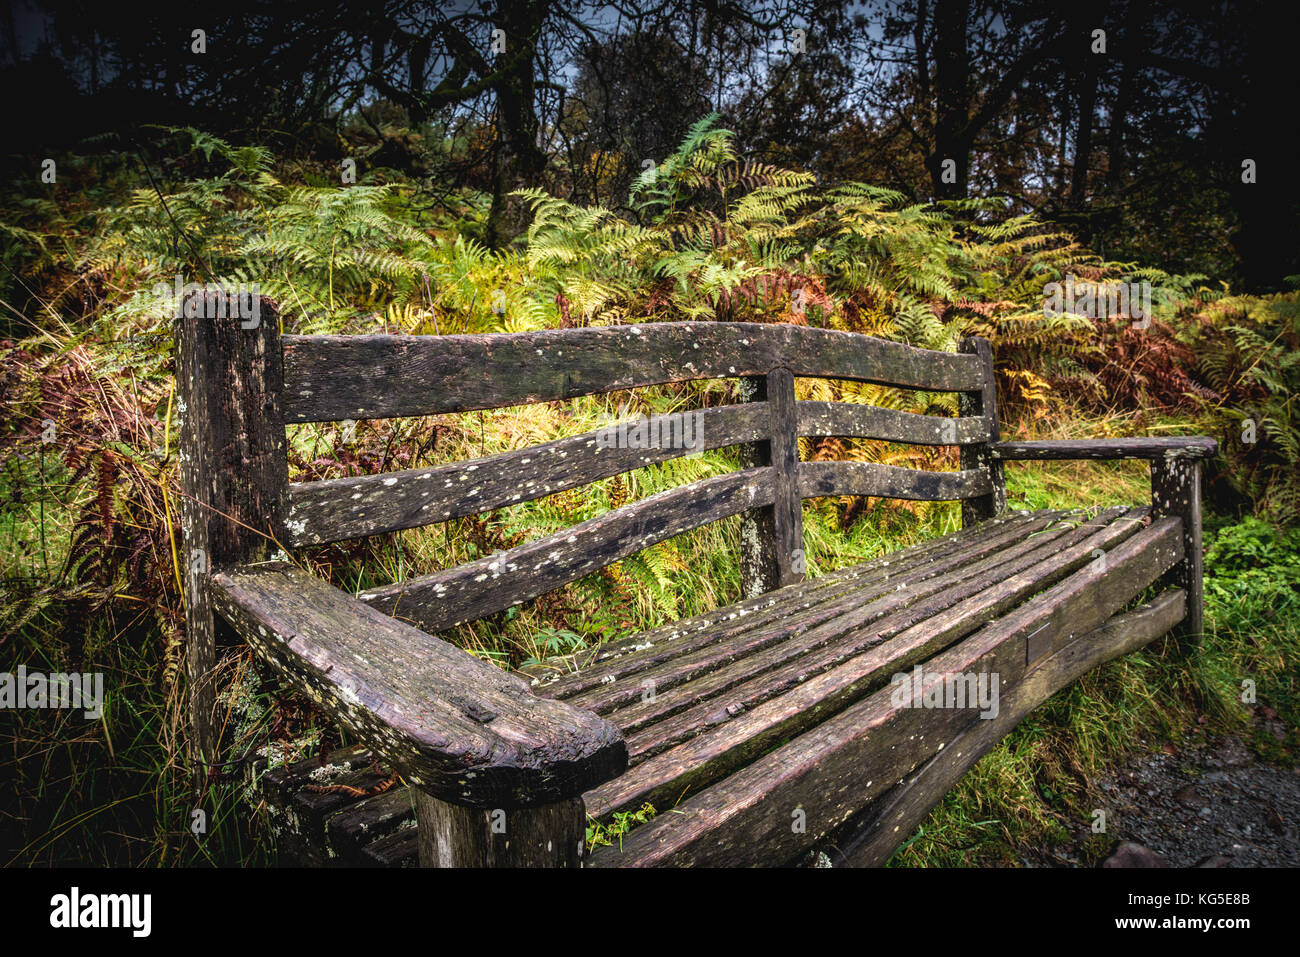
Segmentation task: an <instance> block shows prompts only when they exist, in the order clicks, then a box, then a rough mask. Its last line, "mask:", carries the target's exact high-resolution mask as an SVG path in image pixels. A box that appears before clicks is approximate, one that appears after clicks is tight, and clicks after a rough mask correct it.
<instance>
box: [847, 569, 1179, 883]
mask: <svg viewBox="0 0 1300 957" xmlns="http://www.w3.org/2000/svg"><path fill="white" fill-rule="evenodd" d="M1185 613H1186V596H1185V594H1184V593H1183V592H1182V590H1181V589H1170V590H1167V591H1164V592H1161V593H1160V595H1159V596H1157V597H1156V598H1155V599H1154V600H1152V601H1151V602H1150V603H1148V604H1145V605H1140V606H1138V607H1137V608H1135V609H1134V610H1133V611H1130V612H1126V613H1124V614H1121V615H1116V616H1115V617H1113V618H1111V619H1110V620H1109V621H1108V622H1106V624H1104V625H1102V626H1101V627H1100V628H1098V629H1097V630H1096V631H1092V632H1089V633H1088V634H1086V635H1083V636H1082V637H1079V638H1076V639H1074V641H1072V642H1070V643H1069V644H1068V645H1066V646H1065V647H1064V648H1062V649H1061V650H1060V651H1057V652H1056V653H1055V654H1053V655H1050V656H1048V657H1046V658H1042V659H1039V660H1038V661H1037V662H1035V663H1034V664H1033V665H1032V666H1031V668H1030V670H1029V671H1028V672H1027V673H1026V674H1025V675H1024V676H1023V677H1022V678H1021V680H1020V681H1018V682H1016V683H1014V684H1012V685H1011V686H1010V688H1009V689H1008V688H1007V687H1006V686H1005V685H1001V687H1000V694H999V701H998V713H997V715H996V717H993V718H991V719H989V720H978V719H977V720H971V721H970V722H969V723H968V724H967V725H966V727H965V729H964V730H962V731H961V732H960V733H959V734H957V735H956V736H955V737H953V738H952V739H951V740H950V741H948V742H947V744H946V745H945V747H944V748H943V750H941V751H940V752H939V753H938V754H936V755H935V756H934V757H932V758H930V759H929V760H928V761H926V762H925V763H924V764H922V765H921V766H920V767H919V768H917V769H915V770H914V771H913V772H912V773H911V774H910V775H909V776H908V777H907V779H906V780H904V781H903V782H902V783H901V784H898V785H896V786H895V787H894V788H893V789H892V790H890V791H889V792H887V793H886V794H884V795H882V796H881V797H880V798H879V799H877V800H876V801H874V802H872V803H871V804H870V805H868V806H867V807H866V808H865V809H864V810H863V811H862V812H860V813H859V814H857V815H855V816H854V818H853V820H851V821H850V822H849V823H848V824H846V825H845V826H844V828H843V833H841V834H838V835H835V836H833V837H832V838H830V839H829V840H828V841H827V843H826V845H825V846H824V848H823V850H824V851H825V853H826V854H827V855H828V857H829V858H830V861H831V863H832V865H833V866H836V867H878V866H881V865H883V864H885V863H886V862H887V861H888V860H889V858H890V857H891V856H892V855H893V853H894V851H896V850H897V849H898V847H899V846H900V845H901V844H902V842H903V841H904V840H906V839H907V838H908V837H909V836H910V835H911V834H912V833H913V832H914V831H915V830H916V828H917V827H918V826H919V825H920V824H921V822H922V821H923V820H925V817H926V815H928V814H929V813H930V811H931V810H932V809H933V808H934V806H935V805H936V804H938V803H939V802H940V801H941V800H943V796H944V795H945V794H947V793H948V791H950V790H951V789H952V788H953V787H955V786H956V785H957V782H958V781H960V780H961V778H962V775H964V774H965V773H966V772H967V771H968V770H970V769H971V768H972V767H974V766H975V764H976V762H978V761H979V760H980V758H982V757H984V755H986V754H987V753H988V752H989V751H991V750H993V748H994V746H995V745H996V744H997V743H998V742H999V741H1001V740H1002V738H1004V737H1005V736H1006V735H1007V733H1008V732H1010V731H1011V730H1012V729H1013V728H1014V727H1015V726H1016V725H1018V724H1019V723H1020V722H1021V721H1023V720H1024V718H1025V717H1026V716H1027V715H1028V714H1029V713H1030V712H1031V711H1033V710H1034V709H1035V708H1037V707H1038V706H1039V705H1040V704H1042V703H1043V702H1044V701H1046V700H1047V699H1048V698H1049V697H1051V696H1052V695H1053V694H1055V693H1056V692H1057V691H1059V690H1060V689H1061V688H1064V687H1065V686H1066V685H1069V684H1070V683H1071V682H1074V681H1076V680H1078V679H1079V678H1081V677H1083V675H1085V674H1087V673H1088V672H1089V671H1091V670H1092V669H1094V668H1096V667H1098V666H1100V665H1103V664H1105V663H1106V662H1108V661H1112V660H1114V659H1115V658H1119V657H1121V656H1123V655H1126V654H1129V653H1130V652H1133V651H1136V650H1137V649H1139V648H1141V647H1142V646H1143V645H1145V644H1147V643H1148V642H1150V641H1152V640H1154V639H1156V638H1159V637H1160V636H1161V635H1164V634H1167V633H1168V632H1169V631H1170V629H1172V628H1174V627H1175V626H1176V625H1177V624H1178V623H1179V622H1180V621H1182V619H1183V616H1184V614H1185Z"/></svg>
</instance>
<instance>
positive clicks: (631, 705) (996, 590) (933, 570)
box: [523, 507, 1182, 864]
mask: <svg viewBox="0 0 1300 957" xmlns="http://www.w3.org/2000/svg"><path fill="white" fill-rule="evenodd" d="M1181 541H1182V539H1181V524H1180V522H1179V520H1178V519H1177V518H1167V519H1161V520H1157V521H1155V522H1153V521H1152V519H1151V518H1150V515H1149V509H1147V508H1145V507H1142V508H1110V509H1105V510H1091V511H1069V512H1065V511H1039V512H1010V513H1006V514H1005V515H1004V516H1003V517H1000V518H998V519H994V520H990V521H987V522H984V523H982V524H980V525H978V526H975V527H972V528H967V529H964V530H963V531H960V532H957V533H955V534H952V535H949V536H946V537H944V538H940V539H936V540H933V541H929V542H925V543H923V544H920V545H917V546H914V547H912V548H908V549H905V550H903V551H900V552H896V553H893V554H890V555H888V556H884V557H881V558H878V559H875V560H873V561H869V562H865V563H862V564H859V565H855V566H852V567H850V568H845V569H843V570H840V571H837V572H833V573H831V574H828V575H825V576H823V577H820V578H817V579H813V580H810V581H806V582H802V583H799V584H795V585H791V586H787V587H785V588H781V589H778V590H776V591H772V592H768V593H766V594H764V595H762V596H760V597H758V598H754V599H748V600H745V601H741V602H738V603H735V604H732V605H728V606H726V607H722V608H718V609H716V610H714V611H712V612H710V613H708V614H705V615H702V616H699V617H696V618H693V619H690V620H687V621H681V622H675V623H673V624H670V625H667V626H664V627H662V628H657V629H653V630H651V631H647V632H643V633H640V634H637V635H633V636H630V637H627V638H624V639H621V640H618V641H614V642H610V643H606V644H603V645H601V646H599V647H597V648H594V649H590V650H588V651H584V652H581V653H579V654H577V655H572V656H568V657H566V658H562V659H552V660H549V661H547V662H544V663H541V664H537V665H533V666H530V667H528V668H525V669H523V670H524V673H525V674H527V675H528V676H529V678H530V679H531V682H532V684H533V687H534V690H535V691H536V692H537V693H538V694H539V695H542V696H545V697H550V698H556V699H561V700H564V701H565V702H566V703H568V704H570V705H573V706H574V707H577V708H580V709H583V710H587V711H591V712H594V713H596V714H598V715H601V716H603V717H605V718H607V719H608V720H609V721H611V722H612V723H613V724H614V725H615V726H616V727H617V728H618V729H619V730H620V731H621V732H622V734H623V736H624V738H625V740H626V742H627V747H628V757H629V762H628V764H629V766H628V769H627V771H625V772H624V773H623V774H621V775H619V776H618V777H616V778H614V779H613V780H611V781H609V782H606V783H604V784H602V785H599V786H597V787H596V788H594V789H592V790H589V791H588V792H586V794H584V801H585V804H586V808H587V812H588V813H589V814H591V815H592V816H594V817H597V818H600V819H603V820H609V819H610V818H611V817H612V815H613V814H614V813H616V812H626V811H635V810H636V809H638V808H639V807H641V806H642V805H644V804H646V803H649V804H651V805H652V806H653V807H655V808H656V810H657V811H660V812H662V811H666V810H669V809H673V808H676V809H677V810H678V811H685V812H686V813H687V814H690V813H691V812H692V811H693V810H695V809H698V808H702V807H705V806H709V805H710V804H714V805H718V802H719V801H722V804H720V805H718V806H719V807H720V808H721V811H722V812H725V816H731V815H735V814H738V813H740V812H741V811H742V810H743V809H744V808H745V807H746V806H748V805H747V804H746V801H745V795H744V794H740V793H736V789H737V787H738V785H737V784H736V783H735V777H734V776H735V774H736V772H737V771H738V770H740V769H745V770H746V771H747V772H749V777H750V778H753V779H754V780H753V781H752V782H751V783H752V787H753V788H754V794H753V795H751V796H752V797H755V798H756V799H757V798H758V797H762V796H769V795H767V794H766V791H767V790H768V789H774V790H775V791H776V792H778V793H779V792H780V791H781V790H782V789H783V788H788V784H787V783H785V782H783V781H782V780H780V778H781V774H777V775H776V778H777V779H775V780H771V781H768V780H763V776H762V774H761V773H759V774H755V773H753V769H754V768H755V767H756V764H755V762H756V759H759V758H762V757H763V756H764V755H767V756H768V757H767V759H765V760H768V763H769V764H771V763H773V762H775V764H776V765H781V764H782V762H783V761H785V760H786V759H789V758H791V757H792V756H793V755H794V754H795V752H797V751H798V750H799V749H800V748H801V747H802V746H801V745H799V744H798V742H799V741H801V740H802V739H801V738H800V736H801V735H805V734H807V733H810V732H811V731H812V729H816V728H818V727H819V726H822V727H824V726H825V725H826V724H827V722H829V721H831V720H832V719H833V718H834V719H835V720H840V721H841V723H842V724H843V725H844V727H843V728H842V729H841V730H842V732H843V734H844V735H845V736H846V740H852V739H854V738H862V737H864V736H868V735H871V734H873V732H878V733H892V730H891V728H892V726H893V725H899V726H904V725H907V726H910V725H909V723H908V722H907V721H906V720H902V719H904V718H906V717H907V714H906V709H898V708H891V707H890V703H891V698H892V697H894V696H893V694H892V688H893V687H894V684H893V683H892V682H891V678H892V676H894V675H899V674H908V673H910V672H911V670H912V669H914V668H915V667H916V666H917V665H921V666H922V667H923V670H924V671H926V672H936V673H937V672H943V673H949V674H965V673H975V672H986V673H992V672H997V673H998V677H999V683H1000V689H1001V691H1002V692H1005V690H1006V688H1007V684H1008V682H1009V681H1011V680H1014V678H1015V677H1016V676H1018V675H1020V674H1023V673H1024V671H1025V670H1026V665H1027V664H1032V663H1033V662H1034V661H1036V660H1038V659H1040V658H1044V657H1045V656H1048V655H1050V654H1052V653H1053V652H1054V651H1056V650H1058V649H1059V648H1060V647H1064V646H1065V645H1067V644H1069V643H1070V641H1072V640H1073V639H1075V638H1077V637H1079V636H1080V635H1082V634H1083V633H1084V632H1088V631H1092V630H1094V629H1096V628H1098V627H1100V626H1102V625H1103V624H1105V623H1106V622H1107V620H1108V619H1110V618H1111V617H1112V616H1113V615H1115V614H1116V613H1117V612H1119V611H1121V609H1123V607H1124V606H1125V605H1127V604H1128V603H1129V602H1131V601H1132V600H1133V599H1134V598H1136V597H1137V596H1138V595H1139V594H1140V593H1141V592H1142V591H1143V590H1145V589H1146V588H1147V587H1148V586H1150V585H1151V584H1152V583H1154V582H1155V581H1156V579H1157V578H1159V577H1160V575H1161V574H1162V573H1164V572H1165V571H1166V570H1167V569H1168V568H1169V567H1170V566H1172V565H1173V564H1174V563H1176V562H1177V561H1178V560H1179V558H1180V557H1181V554H1182V553H1181ZM1152 637H1154V635H1152ZM941 664H942V665H943V667H942V668H940V667H939V666H940V665H941ZM957 664H960V665H962V667H961V668H958V669H954V667H953V666H954V665H957ZM987 687H988V685H987V684H986V688H987ZM881 689H883V691H881ZM855 702H856V704H855ZM846 708H849V709H850V710H849V711H845V709H846ZM986 710H987V709H986ZM837 715H839V716H841V717H840V718H835V716H837ZM989 717H992V715H989ZM954 720H956V721H962V720H978V716H977V712H976V710H975V709H974V703H973V702H972V703H971V706H970V707H967V708H966V709H963V710H962V713H961V714H959V715H957V716H955V717H954ZM928 730H929V731H930V732H931V733H930V734H929V737H928V740H931V741H934V742H936V743H941V742H942V740H943V733H942V732H941V730H940V729H939V728H937V727H933V726H928ZM922 737H926V736H925V735H923V736H922ZM787 742H790V743H788V744H787ZM940 746H941V744H940ZM774 748H775V749H776V750H775V751H773V749H774ZM791 748H794V751H790V750H789V749H791ZM872 753H873V754H875V753H876V752H872ZM929 756H930V755H929V754H926V753H925V751H924V748H923V747H921V748H920V749H919V750H918V749H916V748H912V749H908V748H901V749H895V750H894V751H892V752H890V753H889V755H888V762H886V764H881V763H880V762H878V761H858V762H848V764H849V765H854V766H855V767H856V768H857V769H859V770H861V771H863V772H865V773H866V775H867V777H866V778H864V780H863V781H861V782H858V785H857V787H856V788H855V789H854V792H853V793H852V794H851V795H846V797H845V808H848V807H850V805H851V806H852V808H853V809H854V810H856V809H857V808H858V807H859V806H860V805H861V802H862V800H863V799H864V798H865V797H866V796H867V795H866V794H865V793H864V792H863V790H862V789H864V788H865V789H866V790H868V791H869V790H872V789H873V788H874V789H875V790H881V789H883V788H885V787H886V786H887V785H889V784H891V783H893V782H894V781H895V780H897V778H898V777H899V776H901V775H903V774H905V773H907V772H908V771H910V770H911V769H912V768H913V767H914V766H915V765H917V764H919V763H921V762H922V761H923V760H924V759H925V758H928V757H929ZM759 763H762V762H759ZM837 766H838V765H837ZM780 770H781V771H782V772H784V771H787V770H788V768H786V767H784V766H783V767H781V768H780ZM715 792H716V793H715ZM697 794H698V796H697V797H692V795H697ZM723 795H725V800H723V798H722V796H723ZM683 799H685V800H683ZM763 803H764V802H762V801H761V800H760V801H759V805H760V806H761V805H762V804H763ZM768 803H770V802H768ZM794 810H795V808H794V807H793V806H791V807H790V808H789V810H788V812H787V813H786V815H785V816H784V818H781V816H780V815H778V816H777V819H776V820H775V823H774V824H773V827H774V828H775V832H774V833H775V836H776V837H781V836H783V835H786V832H789V831H790V827H789V824H790V813H793V811H794ZM715 817H716V815H715ZM668 821H671V825H672V826H671V827H667V826H666V824H667V822H668ZM659 822H662V823H655V824H650V825H648V826H646V827H643V828H641V829H639V831H634V832H633V833H634V835H638V834H640V833H645V834H647V835H653V834H655V833H657V832H659V831H662V832H663V835H666V836H667V837H668V838H671V841H670V842H669V843H671V844H672V847H673V849H672V850H671V851H667V850H664V848H663V847H662V846H660V845H661V844H662V842H656V840H655V839H654V838H653V837H646V838H637V840H636V841H630V840H629V841H624V843H623V849H622V850H621V851H616V850H613V849H609V850H606V851H603V852H602V853H601V854H599V855H598V856H597V859H595V860H593V861H592V862H590V863H609V864H636V863H654V864H662V863H669V864H671V863H713V864H735V863H741V862H745V861H738V860H737V859H736V855H737V853H738V851H737V846H736V845H735V843H734V842H733V841H731V840H730V839H728V838H727V837H726V834H727V833H728V832H727V829H726V828H723V827H720V826H719V823H718V821H717V820H714V819H712V818H711V819H710V822H709V826H708V827H707V828H703V829H701V831H699V832H698V833H697V832H695V831H694V829H692V828H690V827H689V826H685V827H684V826H683V822H682V820H681V818H680V815H666V816H663V817H660V818H659ZM830 830H831V828H830V827H828V826H826V822H824V821H823V822H821V826H814V825H813V824H811V823H810V824H807V825H806V827H805V829H804V831H803V832H802V834H803V835H804V837H805V838H806V840H804V841H800V840H797V838H798V837H799V836H800V835H799V833H797V832H796V833H793V834H788V835H787V836H789V837H792V838H796V840H791V841H782V842H781V843H783V844H785V845H789V852H790V854H791V855H794V854H798V853H799V852H800V851H801V850H804V849H805V847H803V846H800V845H807V844H810V843H811V842H812V841H813V839H814V838H815V837H816V836H817V835H819V834H821V835H824V834H826V833H828V832H829V831H830ZM700 835H707V841H705V843H708V844H710V845H711V846H713V848H714V852H713V853H706V852H705V849H704V848H701V847H697V846H695V844H696V843H698V841H694V840H692V837H693V836H694V837H696V838H699V837H700ZM752 836H757V837H760V838H761V843H759V844H756V845H754V846H753V848H752V850H753V853H754V854H755V855H756V859H757V858H761V859H762V860H764V861H768V862H771V861H773V860H780V856H779V855H778V856H777V857H776V858H774V856H773V853H772V850H773V849H772V847H771V843H772V839H773V837H774V834H769V833H767V832H764V833H763V834H762V835H752ZM634 844H635V845H636V846H637V847H640V846H641V845H642V844H644V845H646V848H644V849H642V850H641V851H637V850H635V849H632V848H633V845H634ZM679 844H680V846H679ZM651 847H653V849H654V852H653V853H651V852H650V850H649V848H651ZM742 857H743V854H742Z"/></svg>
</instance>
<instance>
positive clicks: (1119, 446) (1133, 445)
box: [992, 435, 1219, 461]
mask: <svg viewBox="0 0 1300 957" xmlns="http://www.w3.org/2000/svg"><path fill="white" fill-rule="evenodd" d="M1218 448H1219V443H1218V442H1217V441H1216V440H1215V439H1212V438H1210V437H1209V436H1207V435H1176V436H1160V437H1151V438H1143V437H1139V438H1125V439H1044V440H1041V441H1032V442H995V443H994V444H993V446H992V452H993V456H994V458H998V459H1003V460H1011V459H1037V460H1047V459H1107V460H1109V459H1151V460H1153V461H1163V460H1165V459H1191V460H1197V459H1206V458H1209V457H1210V456H1212V455H1213V454H1214V453H1215V452H1216V451H1217V450H1218Z"/></svg>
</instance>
